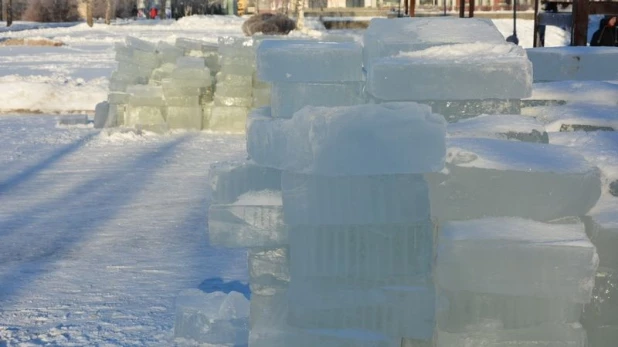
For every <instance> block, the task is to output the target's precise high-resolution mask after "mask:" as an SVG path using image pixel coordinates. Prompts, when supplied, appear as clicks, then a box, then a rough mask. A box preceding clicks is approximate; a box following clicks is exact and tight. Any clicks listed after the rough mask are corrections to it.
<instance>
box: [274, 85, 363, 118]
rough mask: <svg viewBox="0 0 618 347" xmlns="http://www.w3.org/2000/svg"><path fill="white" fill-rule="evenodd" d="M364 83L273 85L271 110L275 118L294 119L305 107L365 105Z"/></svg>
mask: <svg viewBox="0 0 618 347" xmlns="http://www.w3.org/2000/svg"><path fill="white" fill-rule="evenodd" d="M363 88H364V83H361V82H349V83H288V82H274V83H273V84H272V94H271V109H272V116H273V117H275V118H292V115H294V112H296V111H298V110H300V109H301V108H303V107H305V106H308V105H310V106H353V105H360V104H364V103H365V97H364V93H363Z"/></svg>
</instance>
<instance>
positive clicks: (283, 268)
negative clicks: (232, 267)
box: [248, 247, 290, 295]
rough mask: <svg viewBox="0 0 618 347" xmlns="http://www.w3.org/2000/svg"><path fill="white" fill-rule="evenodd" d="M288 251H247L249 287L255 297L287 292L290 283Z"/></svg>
mask: <svg viewBox="0 0 618 347" xmlns="http://www.w3.org/2000/svg"><path fill="white" fill-rule="evenodd" d="M288 254H289V251H288V249H287V247H285V248H251V249H249V255H248V259H249V285H250V286H251V293H252V294H256V295H275V294H277V293H285V292H287V288H288V285H289V283H290V264H289V255H288Z"/></svg>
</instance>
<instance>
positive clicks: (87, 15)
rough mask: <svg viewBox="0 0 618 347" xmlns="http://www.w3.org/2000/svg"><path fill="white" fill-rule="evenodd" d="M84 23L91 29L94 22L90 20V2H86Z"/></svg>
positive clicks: (87, 0)
mask: <svg viewBox="0 0 618 347" xmlns="http://www.w3.org/2000/svg"><path fill="white" fill-rule="evenodd" d="M86 23H88V26H89V27H92V25H93V24H94V21H93V19H92V0H86Z"/></svg>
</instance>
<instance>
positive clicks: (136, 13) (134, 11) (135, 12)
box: [131, 5, 139, 19]
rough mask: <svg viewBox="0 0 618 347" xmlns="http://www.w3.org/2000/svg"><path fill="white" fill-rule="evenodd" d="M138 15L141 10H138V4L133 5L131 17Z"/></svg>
mask: <svg viewBox="0 0 618 347" xmlns="http://www.w3.org/2000/svg"><path fill="white" fill-rule="evenodd" d="M138 15H139V11H138V10H137V5H133V8H132V9H131V17H132V18H133V19H137V16H138Z"/></svg>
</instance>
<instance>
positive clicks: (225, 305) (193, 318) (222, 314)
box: [174, 289, 249, 346]
mask: <svg viewBox="0 0 618 347" xmlns="http://www.w3.org/2000/svg"><path fill="white" fill-rule="evenodd" d="M248 328H249V300H247V299H246V298H245V297H244V296H243V295H242V294H240V293H238V292H230V293H229V294H225V293H223V292H214V293H204V292H202V291H200V290H198V289H190V290H186V291H183V292H181V293H180V294H179V296H178V297H177V298H176V322H175V324H174V336H175V337H182V338H186V339H191V340H195V341H197V342H200V343H209V344H222V345H233V346H234V345H245V344H247V342H248Z"/></svg>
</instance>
